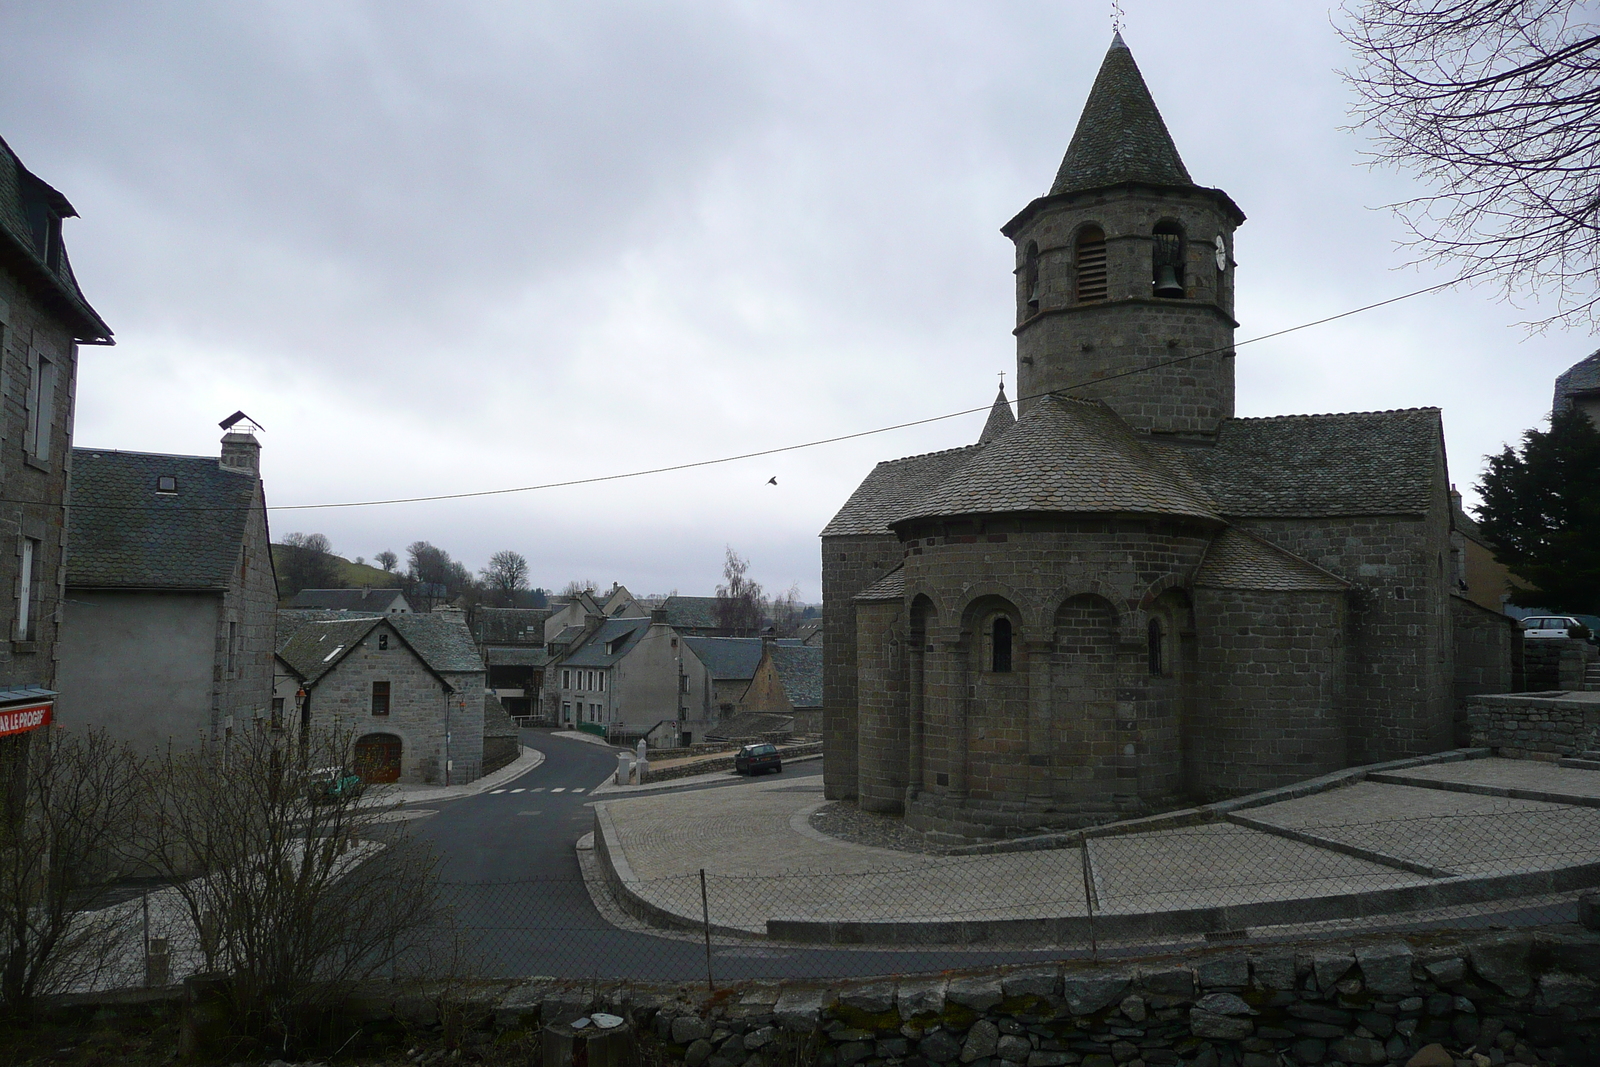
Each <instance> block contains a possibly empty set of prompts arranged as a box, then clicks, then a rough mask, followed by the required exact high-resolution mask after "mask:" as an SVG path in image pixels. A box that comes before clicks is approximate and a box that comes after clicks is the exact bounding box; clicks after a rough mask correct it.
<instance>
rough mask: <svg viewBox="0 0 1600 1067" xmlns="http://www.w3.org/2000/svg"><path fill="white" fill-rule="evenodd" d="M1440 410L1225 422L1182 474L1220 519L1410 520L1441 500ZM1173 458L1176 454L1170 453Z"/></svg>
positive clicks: (1193, 452)
mask: <svg viewBox="0 0 1600 1067" xmlns="http://www.w3.org/2000/svg"><path fill="white" fill-rule="evenodd" d="M1443 441H1444V425H1443V423H1442V422H1441V420H1440V415H1439V409H1438V408H1406V409H1403V410H1398V411H1358V412H1348V413H1343V414H1337V415H1280V416H1277V417H1274V418H1265V419H1229V420H1228V421H1226V422H1224V423H1223V424H1222V427H1221V430H1220V432H1219V434H1218V436H1217V444H1216V447H1215V448H1209V449H1207V448H1195V449H1187V450H1185V451H1186V452H1187V459H1188V462H1189V465H1190V466H1191V468H1192V469H1193V470H1194V472H1195V474H1196V476H1197V477H1198V478H1199V480H1200V482H1201V484H1202V485H1203V486H1204V487H1205V489H1206V491H1207V492H1208V493H1209V494H1210V496H1211V498H1212V499H1213V500H1215V501H1216V506H1217V507H1218V509H1220V510H1221V512H1222V514H1224V515H1227V516H1230V517H1231V516H1241V517H1243V516H1250V517H1257V518H1271V517H1280V518H1293V517H1308V516H1309V517H1327V516H1335V515H1417V514H1422V513H1424V512H1425V511H1427V509H1428V508H1429V507H1430V506H1431V505H1432V504H1433V502H1434V500H1435V494H1436V493H1437V492H1438V491H1439V488H1440V487H1439V485H1438V482H1437V479H1438V478H1439V477H1440V471H1441V465H1442V449H1443ZM1174 451H1175V450H1174Z"/></svg>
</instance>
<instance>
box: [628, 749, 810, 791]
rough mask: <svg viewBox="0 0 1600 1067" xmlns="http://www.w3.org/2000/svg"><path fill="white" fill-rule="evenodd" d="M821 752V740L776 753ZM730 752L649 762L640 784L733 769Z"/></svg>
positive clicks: (785, 755) (794, 755) (792, 755)
mask: <svg viewBox="0 0 1600 1067" xmlns="http://www.w3.org/2000/svg"><path fill="white" fill-rule="evenodd" d="M821 754H822V742H821V741H816V742H810V743H807V744H801V745H779V746H778V755H779V756H781V757H782V758H783V759H786V760H788V759H799V758H800V757H801V756H818V755H821ZM734 755H735V753H733V752H730V753H728V754H727V755H726V756H718V757H717V758H715V759H705V760H696V761H695V762H693V763H680V764H679V765H678V766H676V767H666V768H658V767H657V766H656V764H655V760H654V759H652V760H651V762H650V770H649V772H648V773H647V774H646V775H645V779H644V781H643V782H642V783H640V784H641V785H648V784H650V783H651V782H670V781H672V779H674V778H689V777H692V776H694V775H696V774H714V773H715V772H717V771H731V770H733V757H734Z"/></svg>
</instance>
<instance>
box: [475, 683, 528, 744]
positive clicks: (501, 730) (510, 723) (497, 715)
mask: <svg viewBox="0 0 1600 1067" xmlns="http://www.w3.org/2000/svg"><path fill="white" fill-rule="evenodd" d="M521 735H522V731H521V730H519V729H517V724H516V722H515V721H514V720H513V719H512V718H511V715H510V713H509V712H507V711H506V706H505V705H504V704H502V703H500V698H499V697H498V696H497V695H495V694H494V693H488V692H486V693H484V694H483V736H484V737H520V736H521Z"/></svg>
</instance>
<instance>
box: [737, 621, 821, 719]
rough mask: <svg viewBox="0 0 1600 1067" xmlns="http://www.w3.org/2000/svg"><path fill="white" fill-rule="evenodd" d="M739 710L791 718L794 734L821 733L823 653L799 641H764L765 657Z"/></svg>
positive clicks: (757, 667)
mask: <svg viewBox="0 0 1600 1067" xmlns="http://www.w3.org/2000/svg"><path fill="white" fill-rule="evenodd" d="M739 710H740V711H741V712H746V713H749V712H758V713H765V714H775V715H787V716H789V718H790V721H791V725H790V732H792V733H796V734H819V733H821V732H822V649H821V648H820V647H818V646H813V645H808V644H806V642H805V641H803V640H801V639H798V638H796V639H793V640H786V639H783V638H778V639H776V640H774V639H772V638H770V637H764V638H762V640H761V657H760V659H759V661H758V662H757V663H756V667H755V671H754V672H753V673H752V674H751V676H750V683H749V685H748V686H747V687H746V688H745V691H744V696H743V697H741V698H740V700H739Z"/></svg>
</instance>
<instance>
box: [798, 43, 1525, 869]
mask: <svg viewBox="0 0 1600 1067" xmlns="http://www.w3.org/2000/svg"><path fill="white" fill-rule="evenodd" d="M1243 222H1244V214H1243V212H1241V211H1240V210H1239V208H1238V206H1237V205H1236V204H1234V202H1233V200H1232V199H1231V198H1229V197H1228V195H1227V194H1226V193H1224V192H1222V191H1221V190H1220V189H1213V188H1207V187H1204V186H1201V185H1198V184H1196V183H1195V182H1194V181H1193V180H1192V179H1191V178H1190V176H1189V173H1188V171H1187V169H1186V168H1185V167H1184V164H1183V162H1182V160H1181V159H1180V158H1179V156H1178V151H1177V148H1176V146H1175V145H1174V144H1173V141H1172V138H1171V136H1170V135H1169V134H1168V132H1167V128H1166V125H1165V123H1164V122H1163V121H1162V119H1161V116H1160V114H1159V112H1158V111H1157V110H1156V105H1155V102H1154V101H1153V100H1152V99H1151V97H1150V93H1149V90H1148V89H1147V88H1146V86H1145V83H1144V79H1143V77H1142V76H1141V75H1140V73H1139V70H1138V67H1137V66H1136V65H1135V64H1134V61H1133V57H1132V55H1131V53H1130V52H1129V51H1128V48H1127V46H1126V45H1125V44H1124V43H1123V41H1122V39H1121V37H1120V35H1119V36H1117V37H1116V38H1115V39H1114V40H1113V42H1112V45H1111V48H1110V49H1109V51H1108V52H1107V54H1106V57H1105V60H1104V63H1103V65H1102V66H1101V69H1100V72H1099V74H1098V76H1097V78H1096V79H1095V83H1094V87H1093V89H1092V90H1091V92H1090V95H1089V99H1088V102H1087V104H1086V105H1085V107H1084V111H1083V115H1082V117H1081V119H1080V120H1079V123H1078V127H1077V130H1076V132H1075V133H1074V135H1073V138H1072V142H1071V144H1070V145H1069V146H1068V148H1067V152H1066V155H1065V157H1064V159H1063V161H1062V164H1061V167H1060V170H1059V172H1058V173H1057V175H1056V179H1055V182H1054V184H1053V185H1052V186H1051V188H1050V190H1049V192H1048V193H1047V194H1046V195H1044V196H1042V197H1040V198H1039V199H1036V200H1034V201H1033V202H1032V203H1030V204H1029V205H1027V206H1026V207H1025V208H1024V209H1023V210H1022V212H1021V213H1020V214H1018V215H1017V216H1016V217H1015V218H1013V219H1012V220H1011V221H1010V222H1008V223H1006V225H1005V226H1004V227H1003V228H1002V230H1003V232H1004V234H1005V235H1006V236H1007V237H1008V238H1010V239H1011V240H1012V242H1013V243H1014V245H1015V252H1016V259H1015V263H1016V268H1015V270H1016V274H1015V286H1016V288H1015V292H1016V327H1015V330H1014V331H1013V332H1014V334H1015V336H1016V343H1017V390H1018V394H1019V400H1018V413H1017V414H1016V415H1015V416H1013V414H1012V412H1011V410H1010V407H1009V405H1008V404H1006V403H1005V399H1004V394H1003V393H1002V395H1001V397H1000V398H999V399H998V400H997V401H996V403H995V406H994V409H993V411H992V413H991V417H990V420H989V422H988V424H986V426H985V427H984V430H983V432H982V434H981V435H980V437H979V439H978V441H977V442H976V443H974V444H970V445H966V446H965V447H959V448H953V449H950V450H947V451H943V452H935V453H930V454H927V455H922V456H913V457H909V458H906V459H901V460H894V461H889V462H885V463H881V464H879V465H878V466H877V468H876V469H874V470H873V471H872V473H870V474H869V475H868V476H867V478H866V479H865V481H863V482H862V483H861V485H860V487H859V488H858V489H857V490H856V491H855V493H854V494H853V495H852V496H851V497H850V499H849V500H848V501H847V502H846V503H845V504H844V506H843V507H842V508H841V509H840V511H839V512H838V514H836V515H835V516H834V518H833V520H832V521H831V522H830V523H829V524H828V525H827V527H826V528H825V529H824V530H823V532H822V579H823V603H824V615H825V626H824V634H823V649H824V712H823V715H824V744H825V746H826V757H825V760H824V764H823V768H824V769H823V775H824V784H825V790H826V794H827V796H829V797H830V798H846V797H853V798H857V799H858V801H859V803H860V805H861V806H862V807H863V808H866V809H870V810H875V811H882V812H892V813H902V812H903V813H904V815H905V818H906V823H907V825H909V826H911V827H913V828H916V829H919V830H922V831H924V832H927V833H931V834H937V835H941V837H940V839H946V840H950V841H960V840H972V839H979V838H989V837H1004V836H1011V835H1017V834H1026V833H1035V832H1040V831H1044V830H1056V829H1068V828H1075V827H1081V826H1085V825H1091V824H1095V823H1099V822H1105V821H1109V820H1113V819H1117V818H1121V817H1127V816H1130V815H1136V814H1139V813H1141V812H1147V811H1152V810H1158V809H1161V808H1163V807H1168V806H1174V805H1180V804H1182V803H1187V802H1189V801H1190V800H1191V799H1193V798H1211V797H1219V796H1231V795H1237V794H1241V793H1248V792H1251V791H1254V790H1260V789H1266V788H1270V787H1273V786H1278V785H1283V784H1286V783H1289V782H1293V781H1297V780H1300V779H1304V778H1310V777H1315V776H1317V775H1321V774H1326V773H1328V772H1330V771H1334V770H1337V769H1339V768H1341V767H1346V766H1350V765H1352V764H1362V763H1374V762H1379V761H1383V760H1392V759H1399V758H1402V757H1407V756H1416V755H1422V754H1425V753H1430V752H1436V751H1439V750H1441V749H1446V748H1449V747H1451V746H1452V745H1454V744H1456V743H1457V742H1458V740H1461V738H1460V736H1459V733H1460V728H1461V726H1462V723H1460V722H1458V719H1457V712H1458V710H1459V709H1460V708H1461V707H1462V705H1463V703H1464V697H1465V696H1466V695H1468V694H1470V693H1471V692H1481V691H1484V689H1489V690H1490V691H1504V690H1505V689H1506V688H1509V686H1510V684H1511V680H1512V674H1511V667H1512V657H1513V652H1514V648H1515V642H1516V634H1515V632H1514V630H1513V627H1512V626H1511V624H1509V623H1508V622H1507V621H1506V619H1505V617H1504V616H1502V615H1497V614H1496V613H1495V612H1493V611H1490V610H1487V609H1485V608H1484V607H1482V606H1480V605H1479V604H1476V603H1474V602H1473V601H1471V600H1469V599H1467V598H1465V597H1463V596H1461V595H1459V591H1458V590H1457V589H1456V588H1455V583H1454V581H1453V578H1454V576H1453V574H1452V572H1451V568H1450V554H1451V534H1452V517H1453V511H1454V509H1453V508H1452V507H1451V500H1450V492H1449V487H1450V483H1449V476H1448V468H1447V464H1446V457H1445V447H1444V434H1443V427H1442V422H1441V417H1440V412H1439V411H1438V409H1436V408H1415V409H1409V410H1403V411H1367V412H1354V413H1344V414H1328V415H1290V416H1280V417H1271V418H1238V417H1235V415H1234V406H1233V405H1234V360H1233V344H1234V340H1233V335H1234V334H1233V332H1234V329H1235V327H1236V325H1237V323H1236V322H1235V320H1234V318H1233V310H1234V296H1235V277H1234V275H1235V262H1234V231H1235V229H1236V228H1237V227H1238V226H1239V225H1240V224H1241V223H1243Z"/></svg>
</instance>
